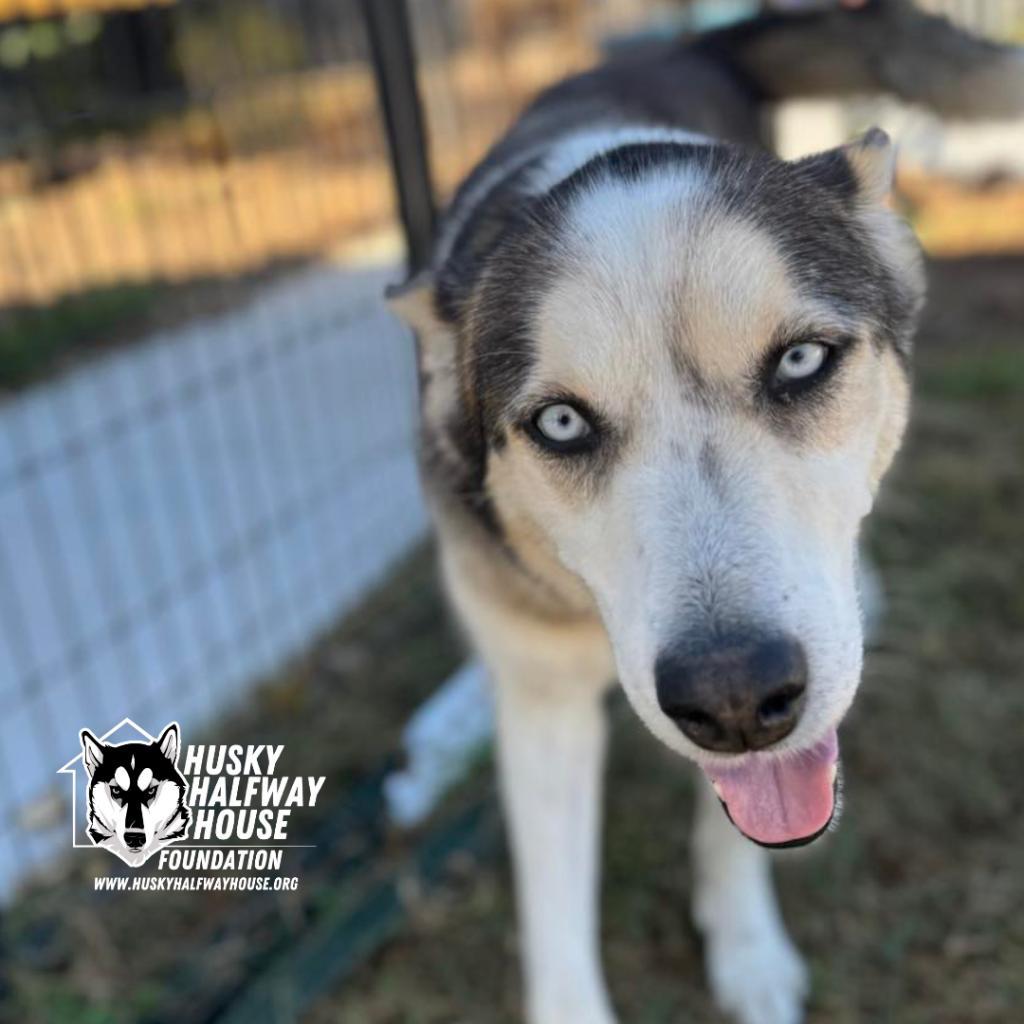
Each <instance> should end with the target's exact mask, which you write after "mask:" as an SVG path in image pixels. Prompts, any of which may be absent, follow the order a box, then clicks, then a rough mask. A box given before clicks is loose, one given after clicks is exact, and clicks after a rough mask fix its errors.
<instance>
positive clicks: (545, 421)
mask: <svg viewBox="0 0 1024 1024" xmlns="http://www.w3.org/2000/svg"><path fill="white" fill-rule="evenodd" d="M534 424H535V425H536V427H537V430H538V432H539V433H540V434H542V435H543V436H544V437H545V438H547V440H549V441H553V442H554V443H555V444H570V443H571V442H573V441H579V440H582V439H583V438H584V437H586V436H587V435H588V434H590V432H591V427H590V424H589V423H588V422H587V421H586V419H585V418H584V417H583V415H582V413H580V412H579V411H578V410H577V409H574V408H573V407H572V406H571V405H569V404H568V403H566V402H557V403H555V404H554V405H549V406H546V407H545V408H543V409H541V411H540V413H539V414H538V415H537V418H536V419H535V420H534Z"/></svg>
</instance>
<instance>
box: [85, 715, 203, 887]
mask: <svg viewBox="0 0 1024 1024" xmlns="http://www.w3.org/2000/svg"><path fill="white" fill-rule="evenodd" d="M81 736H82V760H83V762H84V763H85V770H86V772H88V774H89V826H88V830H89V836H90V838H91V839H92V841H93V842H94V843H95V844H96V845H97V846H102V847H103V848H104V849H106V850H109V851H110V852H111V853H113V854H116V855H117V856H118V857H120V858H121V860H123V861H124V862H125V863H126V864H128V865H130V866H131V867H139V866H140V865H141V864H145V863H146V861H147V860H149V858H150V857H151V856H152V855H153V854H154V853H156V852H157V850H160V849H162V848H163V847H164V846H166V845H167V844H168V843H173V842H176V841H177V840H181V839H185V838H187V836H188V823H189V810H188V807H187V806H186V804H185V796H186V794H187V792H188V785H187V783H186V782H185V780H184V779H183V778H182V777H181V774H180V772H179V771H178V751H179V750H180V748H181V736H180V734H179V732H178V723H177V722H172V723H171V724H170V725H168V726H167V728H166V729H164V731H163V732H162V733H161V734H160V738H159V739H158V740H155V741H154V742H153V743H102V742H101V741H100V740H98V739H96V737H95V736H93V734H92V733H91V732H89V730H88V729H83V730H82V733H81Z"/></svg>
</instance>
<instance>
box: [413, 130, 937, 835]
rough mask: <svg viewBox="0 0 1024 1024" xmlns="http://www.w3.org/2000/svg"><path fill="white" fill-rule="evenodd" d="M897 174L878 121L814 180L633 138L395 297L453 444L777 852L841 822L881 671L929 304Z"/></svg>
mask: <svg viewBox="0 0 1024 1024" xmlns="http://www.w3.org/2000/svg"><path fill="white" fill-rule="evenodd" d="M892 165H893V155H892V151H891V146H890V144H889V140H888V138H887V137H886V136H885V135H884V134H883V133H882V132H879V131H873V132H870V133H869V134H868V135H866V136H865V137H863V138H862V139H861V140H859V141H858V142H855V143H853V144H851V145H849V146H846V147H842V148H841V149H838V150H833V151H830V152H828V153H824V154H821V155H818V156H815V157H811V158H807V159H804V160H800V161H797V162H794V163H787V162H783V161H781V160H778V159H776V158H774V157H772V156H769V155H766V154H758V153H751V152H747V151H745V150H738V149H735V148H732V147H725V146H710V145H707V146H705V145H685V144H679V143H670V142H669V143H661V144H655V145H642V146H627V147H624V148H620V149H617V150H614V151H611V152H609V153H606V154H604V155H602V156H599V157H597V158H596V159H594V160H591V161H590V162H589V163H588V164H587V165H586V166H584V167H583V168H582V169H581V170H579V171H577V172H575V173H573V174H572V175H571V176H570V177H568V178H567V179H565V180H563V181H561V182H560V183H559V184H557V185H556V186H555V187H554V188H553V189H551V190H550V191H549V192H547V193H546V194H545V195H543V196H540V197H535V198H533V199H531V200H530V201H529V202H527V203H525V204H524V206H523V208H522V209H521V210H519V211H518V212H516V213H515V215H512V216H509V217H508V218H507V219H506V220H505V222H504V223H503V224H502V225H501V226H500V228H499V229H492V230H491V235H492V238H493V241H492V242H491V243H490V244H489V247H488V248H487V249H486V251H485V252H484V253H482V254H480V257H479V259H478V260H477V261H476V264H475V266H474V268H473V269H472V272H468V271H467V268H466V267H465V266H463V267H461V268H459V267H456V268H455V269H454V271H453V270H452V268H450V267H449V268H446V270H445V271H444V272H443V273H442V274H441V275H440V279H439V282H440V283H439V285H438V286H437V287H436V288H435V289H434V292H435V294H434V295H433V296H432V298H431V300H430V301H429V302H425V301H423V295H422V294H421V296H420V298H418V299H417V298H416V297H415V296H411V297H407V298H405V299H402V300H399V302H398V305H399V308H400V309H402V308H403V307H404V310H405V312H406V313H407V315H408V318H409V319H410V320H411V321H412V322H413V325H414V326H415V327H417V329H418V331H419V335H420V338H421V343H422V345H423V357H422V358H423V366H424V370H425V376H426V377H428V378H429V381H428V384H427V391H426V393H425V398H424V401H425V412H426V415H427V417H428V427H429V419H430V417H431V416H434V417H435V422H436V423H443V424H444V426H443V428H442V430H441V432H442V434H443V435H444V436H443V437H441V438H440V439H438V438H436V437H435V438H434V439H433V444H434V447H435V448H442V449H444V450H445V451H447V452H448V454H449V456H450V458H451V459H452V460H456V459H461V460H462V465H463V469H464V471H465V473H466V480H469V481H473V480H474V479H475V481H476V486H475V490H474V489H473V488H469V489H470V490H471V491H473V493H474V500H475V502H476V505H477V507H478V508H480V509H482V510H483V511H484V514H485V515H486V516H488V517H489V519H490V521H491V523H492V528H493V529H496V530H498V531H500V532H501V534H502V535H503V537H504V539H505V541H506V543H507V544H509V545H510V546H511V547H512V549H513V550H515V551H516V552H517V553H518V555H519V557H520V558H521V559H522V560H523V561H524V562H526V563H527V564H529V563H530V560H531V559H543V558H548V559H551V560H554V561H556V562H557V564H558V565H559V566H560V567H564V569H566V570H568V572H569V573H570V574H572V575H574V576H575V577H577V578H578V579H579V580H581V581H582V582H583V584H584V586H585V588H586V590H587V591H588V592H589V594H590V595H591V596H592V599H593V601H594V603H595V604H596V606H597V608H598V609H599V611H600V614H601V616H602V618H603V620H604V623H605V625H606V627H607V630H608V633H609V635H610V638H611V641H612V646H613V648H614V651H615V656H616V661H617V664H618V669H619V674H620V679H621V682H622V685H623V687H624V688H625V690H626V693H627V694H628V696H629V699H630V701H631V703H632V705H633V707H634V708H635V709H636V711H637V712H638V713H639V715H640V717H641V718H642V719H643V721H644V722H645V723H646V724H647V726H648V727H649V728H650V729H651V731H652V732H654V733H655V734H656V735H657V736H658V737H660V738H661V739H662V740H663V741H664V742H665V743H667V744H668V745H669V746H670V747H672V748H674V749H675V750H677V751H679V752H681V753H683V754H686V755H688V756H690V757H692V758H693V759H695V760H696V761H698V762H699V763H700V764H701V765H702V767H704V768H705V770H706V771H707V772H708V774H709V775H710V776H711V778H712V779H713V780H714V781H715V783H716V786H717V789H718V791H719V794H720V796H722V798H723V801H724V802H725V804H726V806H727V809H728V811H729V813H730V814H731V816H732V817H733V820H734V821H735V822H736V824H737V825H738V826H739V827H740V828H741V829H742V830H743V831H744V832H745V833H746V834H748V835H749V836H750V837H751V838H754V839H756V840H758V841H761V842H764V843H768V844H788V843H792V842H797V841H802V840H805V839H807V838H808V837H810V836H812V835H814V834H816V833H817V832H819V831H820V830H822V829H823V828H824V826H825V825H826V824H827V823H828V821H829V819H830V817H831V814H832V811H833V806H834V803H833V801H834V793H833V788H834V779H835V760H836V747H835V728H836V726H837V724H838V723H839V721H840V719H841V718H842V716H843V714H844V713H845V712H846V710H847V708H848V707H849V705H850V703H851V701H852V699H853V696H854V691H855V690H856V687H857V684H858V681H859V676H860V670H861V651H862V634H861V624H860V616H859V606H858V594H857V585H856V575H855V569H856V540H857V534H858V527H859V524H860V522H861V520H862V519H863V518H864V516H865V515H866V514H867V512H868V511H869V509H870V508H871V505H872V502H873V499H874V496H875V492H876V489H877V487H878V484H879V481H880V479H881V477H882V475H883V473H884V472H885V470H886V468H887V467H888V466H889V463H890V461H891V460H892V457H893V455H894V453H895V451H896V449H897V447H898V444H899V441H900V438H901V435H902V432H903V428H904V424H905V419H906V415H907V405H908V381H907V362H908V358H909V351H910V341H911V334H912V330H913V327H914V321H915V317H916V313H917V311H918V309H919V306H920V303H921V299H922V294H923V280H922V274H921V267H920V258H919V252H918V248H917V245H916V243H915V242H914V240H913V237H912V235H911V234H910V232H909V230H908V229H907V228H906V227H905V225H904V224H903V223H902V222H901V221H900V220H899V219H898V218H897V217H896V216H894V215H893V213H892V212H891V211H890V210H889V209H888V207H887V205H886V197H887V195H888V192H889V187H890V183H891V176H892ZM445 378H447V379H445ZM439 379H440V383H438V380H439ZM431 388H436V392H437V393H436V394H434V395H432V394H431ZM441 413H443V416H442V415H441ZM474 474H475V477H474Z"/></svg>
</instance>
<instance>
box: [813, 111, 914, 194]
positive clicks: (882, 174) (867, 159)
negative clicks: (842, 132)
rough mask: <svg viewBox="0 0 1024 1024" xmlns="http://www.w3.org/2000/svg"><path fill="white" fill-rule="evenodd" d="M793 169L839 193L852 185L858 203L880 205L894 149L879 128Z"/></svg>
mask: <svg viewBox="0 0 1024 1024" xmlns="http://www.w3.org/2000/svg"><path fill="white" fill-rule="evenodd" d="M797 166H798V167H800V168H802V169H804V170H806V171H808V172H810V173H811V174H813V175H814V176H815V177H816V178H817V179H818V180H819V181H820V182H821V183H822V184H823V185H826V186H827V187H830V188H832V189H835V190H837V191H840V192H844V193H849V192H850V188H851V184H852V187H853V191H854V194H855V195H856V197H857V198H858V199H859V200H861V201H862V202H865V203H884V202H885V200H886V199H888V197H889V193H890V192H891V191H892V184H893V178H894V177H895V174H896V147H895V146H893V144H892V139H890V138H889V136H888V135H887V134H886V133H885V132H884V131H882V129H881V128H870V129H868V131H866V132H865V133H864V134H863V135H861V136H860V137H859V138H856V139H854V140H853V142H848V143H847V144H846V145H845V146H838V147H837V148H836V149H829V150H827V151H826V152H824V153H817V154H815V155H814V156H808V157H804V159H802V160H798V161H797ZM851 179H852V181H851Z"/></svg>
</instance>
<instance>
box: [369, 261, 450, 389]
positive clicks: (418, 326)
mask: <svg viewBox="0 0 1024 1024" xmlns="http://www.w3.org/2000/svg"><path fill="white" fill-rule="evenodd" d="M384 298H385V299H386V300H387V303H388V306H389V307H390V308H391V310H392V312H393V313H395V315H396V316H398V317H399V318H400V319H402V320H404V321H405V322H406V323H407V324H408V325H409V326H410V327H411V328H412V329H413V331H415V332H416V343H417V346H418V348H419V353H420V367H421V369H422V370H424V371H425V372H426V373H428V374H436V373H438V372H441V371H444V370H447V369H451V366H452V363H453V360H454V355H455V345H454V338H455V335H454V332H453V330H452V328H451V325H450V324H447V323H445V322H444V321H443V320H442V319H441V317H440V316H438V313H437V306H436V303H435V301H434V300H435V292H434V277H433V275H432V274H431V272H430V271H429V270H424V271H421V272H420V273H419V274H416V275H415V277H412V278H410V279H409V280H408V281H406V282H405V284H398V285H392V286H391V287H389V288H388V289H387V291H386V292H385V293H384Z"/></svg>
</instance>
